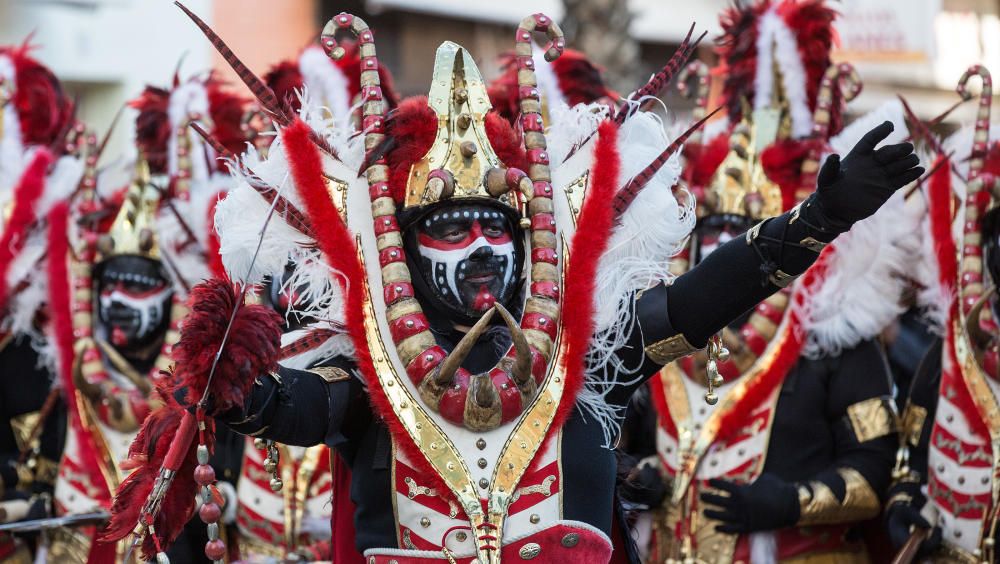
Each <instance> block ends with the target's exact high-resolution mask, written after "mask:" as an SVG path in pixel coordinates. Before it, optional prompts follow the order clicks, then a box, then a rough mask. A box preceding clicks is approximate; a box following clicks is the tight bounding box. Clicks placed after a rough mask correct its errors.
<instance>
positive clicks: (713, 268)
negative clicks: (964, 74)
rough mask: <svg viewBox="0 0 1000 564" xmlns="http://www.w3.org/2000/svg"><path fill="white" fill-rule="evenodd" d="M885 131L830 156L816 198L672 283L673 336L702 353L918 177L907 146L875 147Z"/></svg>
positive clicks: (766, 223) (887, 131)
mask: <svg viewBox="0 0 1000 564" xmlns="http://www.w3.org/2000/svg"><path fill="white" fill-rule="evenodd" d="M892 130H893V125H892V122H888V121H887V122H885V123H883V124H882V125H879V126H878V127H876V128H874V129H872V130H871V131H869V132H868V133H867V134H865V136H864V137H863V138H862V139H861V141H859V142H858V144H857V145H855V147H854V149H852V150H851V152H850V153H849V154H848V155H847V156H846V157H844V158H843V159H841V158H840V157H838V156H837V155H832V156H830V157H829V158H828V159H827V160H826V162H825V163H824V165H823V168H822V170H821V171H820V174H819V178H818V181H817V189H816V192H815V193H813V194H812V195H811V196H810V197H809V198H808V199H806V201H805V202H803V203H802V205H801V206H800V207H799V208H798V210H793V211H791V212H789V213H786V214H783V215H781V216H778V217H776V218H771V219H768V220H765V221H764V222H763V223H762V224H760V225H758V226H756V227H755V228H754V229H751V231H750V232H749V234H750V237H740V238H737V239H733V240H732V241H729V242H728V243H726V244H725V245H722V246H721V247H719V248H718V249H717V250H716V251H715V252H713V253H712V254H711V255H709V256H708V257H707V258H706V259H705V260H704V261H702V262H701V263H699V264H698V265H696V266H695V267H694V268H693V269H691V270H690V271H689V272H687V273H686V274H684V275H683V276H680V277H678V278H677V280H676V281H675V282H674V284H673V285H672V286H670V287H669V288H668V289H667V294H668V300H667V304H668V311H669V317H670V323H671V324H672V326H673V329H675V330H676V331H678V332H680V333H682V334H683V335H684V336H685V337H686V338H687V340H688V342H689V343H690V344H691V345H693V346H696V347H700V346H703V345H704V344H705V342H706V341H707V340H708V338H709V337H710V336H711V335H713V334H714V333H716V332H717V331H719V330H720V329H721V328H722V327H723V326H725V325H726V324H727V323H728V322H729V321H731V320H733V319H735V318H737V317H739V315H740V314H742V313H743V312H745V311H747V310H748V309H750V308H751V307H753V306H754V305H756V304H757V303H759V302H760V301H761V300H763V299H764V298H766V297H767V296H769V295H771V294H772V293H774V292H775V291H776V290H777V289H778V288H779V287H780V286H785V285H787V284H788V283H790V282H791V280H792V278H794V277H795V276H797V275H799V274H801V273H802V272H804V271H805V270H806V269H807V268H808V267H809V266H810V265H811V264H812V263H813V262H814V261H815V260H816V258H817V257H818V256H819V251H820V250H822V246H823V244H825V243H829V242H831V241H833V239H834V238H836V236H837V235H839V234H840V233H843V232H845V231H847V230H848V229H850V227H851V225H853V224H854V223H855V222H857V221H860V220H862V219H865V218H866V217H868V216H870V215H872V214H873V213H875V211H877V210H878V208H879V207H880V206H882V204H884V203H885V202H886V201H887V200H888V199H889V197H890V196H892V194H893V193H894V192H895V191H896V190H898V189H899V188H901V187H903V186H905V185H907V184H909V183H910V182H912V181H914V180H916V179H917V178H919V177H920V176H921V175H922V174H923V172H924V169H923V168H922V167H920V166H917V165H918V158H917V156H916V155H915V154H913V145H912V144H910V143H899V144H897V145H886V146H884V147H881V148H878V149H876V148H875V147H876V146H877V145H878V144H879V143H880V142H881V141H882V140H884V139H885V138H886V137H887V136H888V135H889V134H890V133H891V132H892ZM748 277H752V278H753V279H752V280H748ZM647 293H648V292H647ZM643 328H644V329H646V327H645V326H644V327H643Z"/></svg>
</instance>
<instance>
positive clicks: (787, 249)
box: [647, 212, 833, 348]
mask: <svg viewBox="0 0 1000 564" xmlns="http://www.w3.org/2000/svg"><path fill="white" fill-rule="evenodd" d="M792 214H793V212H788V213H785V214H783V215H780V216H778V217H776V218H773V219H769V220H766V221H764V222H763V223H762V224H760V225H759V226H757V227H755V228H754V229H758V228H759V230H760V231H759V234H758V236H757V237H755V238H753V242H752V243H748V239H747V236H746V234H744V235H743V236H741V237H737V238H735V239H733V240H731V241H729V242H727V243H726V244H724V245H722V246H721V247H719V248H718V249H716V250H715V251H714V252H712V254H710V255H709V256H708V257H706V258H705V259H704V260H703V261H701V262H700V263H698V264H697V265H695V267H694V268H692V269H691V270H689V271H688V272H686V273H684V274H683V275H681V276H679V277H678V278H677V280H675V281H674V283H673V285H671V286H670V287H669V288H667V295H668V298H669V299H668V300H667V302H668V303H667V305H668V308H669V309H668V312H669V315H670V323H671V324H672V326H673V327H674V329H676V330H677V331H678V332H680V333H682V334H683V335H684V336H685V337H686V338H687V340H688V342H689V343H691V344H692V345H694V346H695V347H698V348H701V347H704V346H705V343H706V342H707V341H708V339H709V338H710V337H711V336H712V335H713V334H715V333H717V332H719V331H720V330H722V328H723V327H725V326H726V325H728V324H729V323H730V322H731V321H732V320H734V319H736V318H738V317H740V316H741V315H743V314H744V313H746V312H747V311H749V310H750V309H751V308H752V307H754V306H755V305H757V304H758V303H760V302H761V301H763V300H764V298H766V297H768V296H770V295H771V294H773V293H775V292H777V291H778V290H779V289H780V288H779V287H778V286H776V285H775V284H774V281H775V277H776V276H777V277H781V276H782V274H783V275H788V276H798V275H799V274H802V273H803V272H805V270H806V269H807V268H809V266H810V265H812V263H813V262H814V261H815V260H816V258H817V257H818V256H819V254H818V253H817V252H815V251H814V250H810V249H809V248H808V247H807V245H805V244H804V243H803V241H808V240H809V239H810V238H811V239H813V240H815V241H817V242H821V243H826V242H829V241H832V240H833V235H831V234H828V233H823V232H820V231H817V230H815V229H812V228H809V227H807V226H806V224H805V223H804V222H803V221H802V220H801V219H798V220H794V221H793V215H792ZM751 232H753V229H751ZM786 285H787V284H786ZM647 342H648V341H647Z"/></svg>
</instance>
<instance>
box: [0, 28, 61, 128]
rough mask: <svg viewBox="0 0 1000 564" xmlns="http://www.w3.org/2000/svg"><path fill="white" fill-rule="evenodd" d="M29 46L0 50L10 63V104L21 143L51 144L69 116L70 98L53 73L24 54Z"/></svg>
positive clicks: (29, 48)
mask: <svg viewBox="0 0 1000 564" xmlns="http://www.w3.org/2000/svg"><path fill="white" fill-rule="evenodd" d="M30 50H31V47H30V46H29V45H28V44H24V45H22V46H20V47H7V48H2V49H0V54H4V55H7V56H8V57H10V59H11V61H12V62H13V63H14V74H15V78H14V80H15V82H16V84H14V85H13V87H14V97H13V99H12V103H13V104H14V108H15V109H16V110H17V117H18V121H19V122H20V126H21V140H22V141H23V143H24V144H25V145H45V146H51V145H53V144H55V143H56V142H57V141H59V138H60V136H61V135H62V134H63V133H64V132H65V131H66V130H67V126H68V125H69V123H70V121H71V120H72V119H73V101H72V100H71V99H70V97H69V96H68V95H67V94H66V92H65V91H64V90H63V87H62V84H61V83H60V82H59V79H58V78H56V75H55V74H53V73H52V71H50V70H49V69H48V68H46V67H45V66H44V65H42V64H41V63H39V62H38V61H36V60H35V59H33V58H31V57H30V56H28V51H30Z"/></svg>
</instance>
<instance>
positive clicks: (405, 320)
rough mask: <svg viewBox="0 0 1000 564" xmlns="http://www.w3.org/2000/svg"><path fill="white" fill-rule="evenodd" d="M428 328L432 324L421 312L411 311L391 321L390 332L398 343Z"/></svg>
mask: <svg viewBox="0 0 1000 564" xmlns="http://www.w3.org/2000/svg"><path fill="white" fill-rule="evenodd" d="M428 329H430V324H429V323H428V322H427V318H426V317H424V315H423V314H421V313H411V314H410V315H404V316H403V317H400V318H399V319H396V320H394V321H391V322H389V332H390V333H392V338H393V339H394V340H395V341H396V342H397V343H398V342H400V341H402V340H404V339H406V338H408V337H412V336H414V335H416V334H417V333H420V332H421V331H426V330H428Z"/></svg>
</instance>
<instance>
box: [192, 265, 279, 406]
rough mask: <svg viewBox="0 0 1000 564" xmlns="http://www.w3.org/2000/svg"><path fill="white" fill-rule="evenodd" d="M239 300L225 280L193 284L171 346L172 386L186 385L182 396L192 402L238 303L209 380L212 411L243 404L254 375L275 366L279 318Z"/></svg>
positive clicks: (205, 381) (202, 388)
mask: <svg viewBox="0 0 1000 564" xmlns="http://www.w3.org/2000/svg"><path fill="white" fill-rule="evenodd" d="M241 299H242V296H237V295H236V292H235V291H234V290H233V286H232V284H230V283H229V282H228V281H225V280H219V279H212V280H206V281H205V282H202V283H201V284H198V285H196V286H195V287H194V288H192V290H191V296H190V297H189V298H188V307H189V308H190V310H191V313H190V315H188V317H187V318H186V319H185V320H184V330H183V331H182V332H181V338H180V340H179V341H178V342H177V345H176V346H175V347H174V353H173V355H174V361H175V363H176V366H177V370H176V372H175V379H176V381H177V382H179V383H178V386H180V387H184V388H187V390H188V394H187V398H186V400H187V401H188V402H189V403H190V404H195V403H197V402H198V401H200V400H201V396H202V394H203V393H204V391H205V388H206V386H208V375H209V372H211V369H212V364H213V362H214V360H215V355H216V353H217V352H218V351H219V348H220V345H221V344H222V337H223V335H224V334H225V332H226V326H227V324H228V323H229V320H230V318H232V315H233V309H234V308H237V307H239V311H238V312H237V313H236V317H235V319H234V320H233V325H232V329H231V330H230V334H229V339H228V341H227V342H226V347H225V352H224V354H222V355H221V356H220V358H219V362H218V364H217V365H216V368H215V375H214V376H213V380H212V383H211V397H212V409H213V413H221V412H223V411H227V410H229V409H231V408H233V407H236V406H241V405H243V404H244V399H245V398H246V395H247V393H249V391H250V387H251V386H253V382H254V379H255V378H257V377H258V376H260V375H261V374H267V373H269V372H272V371H274V370H276V369H277V366H278V363H277V358H278V351H279V348H280V342H281V316H280V315H278V313H277V312H275V311H274V310H272V309H270V308H268V307H265V306H261V305H241V304H240V303H239V302H240V300H241Z"/></svg>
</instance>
